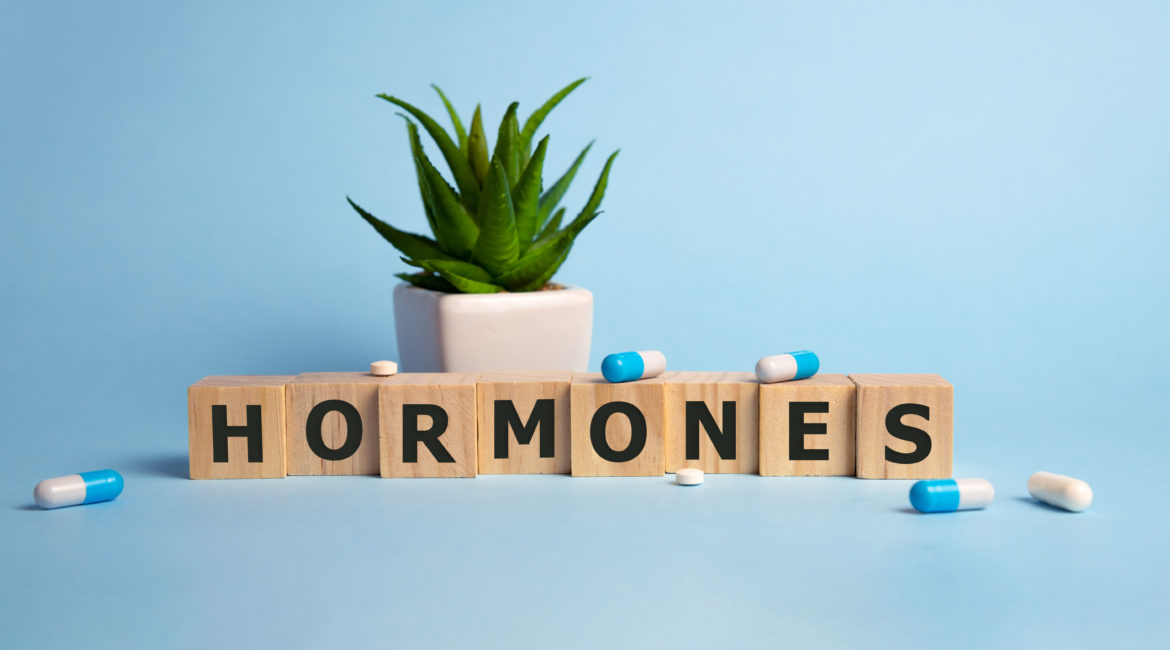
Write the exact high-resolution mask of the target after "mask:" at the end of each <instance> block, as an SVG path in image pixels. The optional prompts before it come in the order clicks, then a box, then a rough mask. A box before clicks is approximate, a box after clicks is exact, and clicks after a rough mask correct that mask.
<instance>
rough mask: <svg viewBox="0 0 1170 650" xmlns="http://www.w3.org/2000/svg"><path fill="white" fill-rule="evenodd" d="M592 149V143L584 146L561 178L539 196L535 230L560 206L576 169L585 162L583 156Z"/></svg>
mask: <svg viewBox="0 0 1170 650" xmlns="http://www.w3.org/2000/svg"><path fill="white" fill-rule="evenodd" d="M592 148H593V143H592V142H590V143H589V144H587V145H585V148H584V149H582V150H581V153H580V154H577V159H576V160H574V161H573V164H572V165H570V166H569V169H568V170H566V171H565V173H564V174H561V177H560V178H558V179H557V182H555V183H553V186H552V187H550V188H548V190H547V191H545V193H544V194H542V195H541V197H540V209H539V210H537V213H536V227H537V228H541V227H543V226H544V224H545V222H546V221H548V215H550V214H552V211H553V210H555V209H556V207H557V205H558V204H560V202H561V199H562V198H563V197H564V196H565V192H566V191H568V189H569V185H570V184H571V183H572V182H573V178H574V177H575V176H576V175H577V169H578V168H580V167H581V163H582V162H584V161H585V154H587V153H589V150H590V149H592Z"/></svg>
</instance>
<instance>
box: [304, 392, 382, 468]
mask: <svg viewBox="0 0 1170 650" xmlns="http://www.w3.org/2000/svg"><path fill="white" fill-rule="evenodd" d="M389 381H390V377H375V376H373V375H371V374H369V373H365V372H305V373H301V374H300V375H297V376H296V377H295V378H294V379H293V380H292V381H291V382H289V383H288V385H287V386H285V388H284V393H285V394H284V398H285V436H284V438H285V439H284V443H285V457H286V458H287V465H288V475H289V476H323V475H330V476H339V475H354V474H377V473H378V471H379V467H380V463H381V459H380V457H379V455H378V435H379V434H378V386H380V385H382V384H385V383H387V382H389Z"/></svg>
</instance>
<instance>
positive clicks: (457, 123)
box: [431, 84, 467, 156]
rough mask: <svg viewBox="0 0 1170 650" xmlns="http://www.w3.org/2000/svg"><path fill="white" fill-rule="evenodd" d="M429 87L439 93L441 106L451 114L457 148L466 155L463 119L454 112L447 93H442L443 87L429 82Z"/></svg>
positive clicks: (465, 135)
mask: <svg viewBox="0 0 1170 650" xmlns="http://www.w3.org/2000/svg"><path fill="white" fill-rule="evenodd" d="M431 88H434V89H435V92H437V93H439V99H441V100H443V106H445V107H446V108H447V115H450V116H451V126H453V127H455V137H456V138H458V139H459V150H460V151H462V152H463V155H465V156H466V155H467V132H466V131H464V130H463V120H460V119H459V113H456V112H455V107H454V106H452V105H451V101H450V100H449V99H447V95H445V94H443V89H442V88H439V87H438V86H437V85H435V84H431Z"/></svg>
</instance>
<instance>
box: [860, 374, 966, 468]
mask: <svg viewBox="0 0 1170 650" xmlns="http://www.w3.org/2000/svg"><path fill="white" fill-rule="evenodd" d="M849 378H850V379H852V380H853V383H855V384H857V477H858V478H913V479H922V478H950V476H951V460H952V456H953V453H954V446H953V443H954V440H953V433H954V421H953V420H954V402H955V393H954V388H953V387H952V386H951V385H950V384H949V383H947V381H946V380H945V379H943V378H942V377H939V376H938V375H849Z"/></svg>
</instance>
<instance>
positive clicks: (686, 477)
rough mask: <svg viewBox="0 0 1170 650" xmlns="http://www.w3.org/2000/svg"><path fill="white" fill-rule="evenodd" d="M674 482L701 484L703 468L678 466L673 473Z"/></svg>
mask: <svg viewBox="0 0 1170 650" xmlns="http://www.w3.org/2000/svg"><path fill="white" fill-rule="evenodd" d="M674 482H675V483H678V484H679V485H702V484H703V470H701V469H695V468H693V467H680V468H679V469H678V471H676V472H675V473H674Z"/></svg>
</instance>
